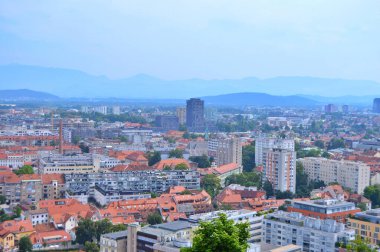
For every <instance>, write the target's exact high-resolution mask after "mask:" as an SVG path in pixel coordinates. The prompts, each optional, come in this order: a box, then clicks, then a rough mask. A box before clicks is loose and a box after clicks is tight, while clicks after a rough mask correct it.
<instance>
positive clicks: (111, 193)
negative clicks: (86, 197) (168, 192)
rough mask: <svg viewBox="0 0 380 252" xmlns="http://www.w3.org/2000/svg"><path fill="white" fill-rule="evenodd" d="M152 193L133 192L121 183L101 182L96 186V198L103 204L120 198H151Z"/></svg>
mask: <svg viewBox="0 0 380 252" xmlns="http://www.w3.org/2000/svg"><path fill="white" fill-rule="evenodd" d="M150 197H151V194H150V193H133V192H132V191H131V190H128V189H125V188H120V185H117V186H116V185H113V186H112V185H111V186H109V185H107V184H99V185H96V186H95V191H94V198H95V200H96V201H97V202H98V203H99V204H100V205H102V206H105V205H107V204H109V203H110V202H115V201H119V200H134V199H149V198H150Z"/></svg>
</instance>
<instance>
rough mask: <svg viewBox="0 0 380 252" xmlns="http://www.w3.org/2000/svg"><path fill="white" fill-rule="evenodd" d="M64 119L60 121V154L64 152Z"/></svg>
mask: <svg viewBox="0 0 380 252" xmlns="http://www.w3.org/2000/svg"><path fill="white" fill-rule="evenodd" d="M62 134H63V132H62V119H61V120H60V121H59V154H63V136H62Z"/></svg>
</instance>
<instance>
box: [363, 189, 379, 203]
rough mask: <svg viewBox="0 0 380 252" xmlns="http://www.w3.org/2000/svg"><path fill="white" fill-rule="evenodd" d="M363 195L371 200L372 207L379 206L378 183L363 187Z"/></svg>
mask: <svg viewBox="0 0 380 252" xmlns="http://www.w3.org/2000/svg"><path fill="white" fill-rule="evenodd" d="M363 195H364V197H366V198H367V199H369V200H370V201H372V207H373V208H378V207H380V185H379V184H376V185H371V186H367V187H366V188H364V194H363Z"/></svg>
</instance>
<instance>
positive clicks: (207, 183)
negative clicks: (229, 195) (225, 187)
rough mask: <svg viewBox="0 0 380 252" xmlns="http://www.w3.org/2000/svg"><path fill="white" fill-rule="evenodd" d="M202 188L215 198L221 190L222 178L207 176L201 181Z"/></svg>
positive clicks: (212, 175) (213, 175)
mask: <svg viewBox="0 0 380 252" xmlns="http://www.w3.org/2000/svg"><path fill="white" fill-rule="evenodd" d="M201 187H202V188H203V189H204V190H206V192H207V193H208V194H210V196H211V197H212V198H214V197H215V196H216V195H217V194H218V192H219V190H220V189H221V186H220V178H218V177H217V176H216V175H215V174H207V175H205V176H204V177H203V178H202V180H201Z"/></svg>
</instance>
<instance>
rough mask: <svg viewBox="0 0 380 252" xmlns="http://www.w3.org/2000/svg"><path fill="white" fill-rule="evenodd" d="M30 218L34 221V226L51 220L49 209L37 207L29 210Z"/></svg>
mask: <svg viewBox="0 0 380 252" xmlns="http://www.w3.org/2000/svg"><path fill="white" fill-rule="evenodd" d="M28 218H29V219H30V220H31V221H32V225H33V227H34V226H36V225H39V224H46V223H48V222H49V213H48V210H47V209H37V210H30V211H28Z"/></svg>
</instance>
